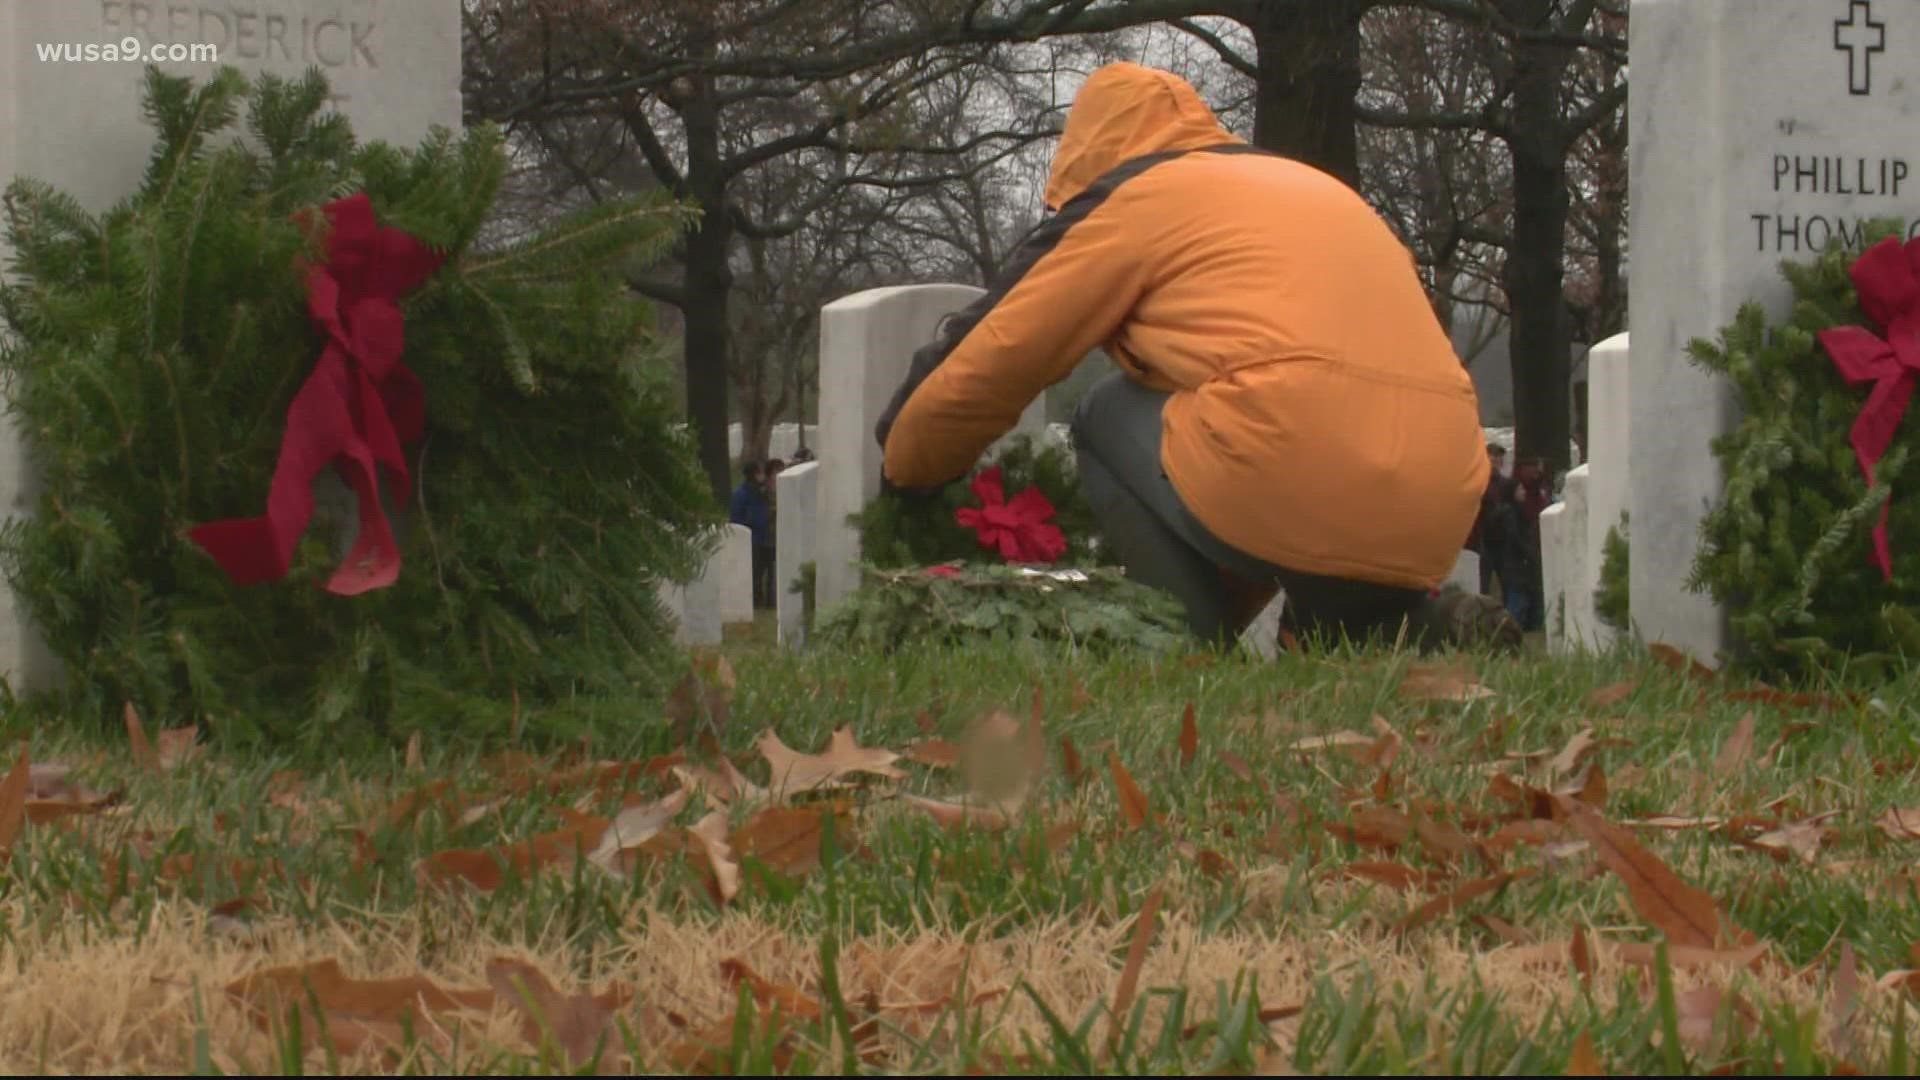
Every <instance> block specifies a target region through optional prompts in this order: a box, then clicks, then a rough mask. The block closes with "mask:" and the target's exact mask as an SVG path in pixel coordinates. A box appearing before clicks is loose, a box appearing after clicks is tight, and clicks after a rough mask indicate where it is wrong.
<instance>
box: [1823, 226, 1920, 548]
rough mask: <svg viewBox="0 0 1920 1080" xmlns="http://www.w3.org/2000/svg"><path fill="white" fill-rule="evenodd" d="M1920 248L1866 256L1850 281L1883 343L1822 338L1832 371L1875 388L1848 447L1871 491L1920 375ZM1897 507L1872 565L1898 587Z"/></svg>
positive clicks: (1858, 330) (1852, 331)
mask: <svg viewBox="0 0 1920 1080" xmlns="http://www.w3.org/2000/svg"><path fill="white" fill-rule="evenodd" d="M1916 262H1920V241H1914V242H1912V243H1909V244H1907V245H1906V246H1905V247H1904V248H1903V247H1902V246H1901V244H1900V242H1899V241H1898V240H1894V239H1887V240H1882V241H1881V242H1880V243H1878V244H1875V245H1874V246H1873V247H1872V248H1870V249H1868V250H1867V252H1866V254H1864V255H1862V256H1860V258H1859V259H1858V260H1857V261H1855V262H1854V264H1853V266H1852V267H1851V268H1850V269H1849V271H1848V274H1849V275H1850V276H1851V277H1852V278H1853V284H1854V288H1855V290H1856V291H1857V292H1858V293H1859V296H1860V309H1861V310H1862V311H1864V312H1865V313H1866V315H1867V317H1868V318H1869V319H1871V320H1872V321H1873V322H1874V324H1875V325H1877V326H1879V327H1880V328H1881V330H1882V333H1883V335H1884V336H1882V337H1876V336H1874V335H1873V334H1872V333H1871V332H1869V331H1868V330H1866V329H1864V328H1862V327H1858V326H1837V327H1834V328H1832V329H1830V330H1822V331H1820V334H1819V338H1820V344H1821V345H1822V346H1823V347H1825V349H1826V350H1827V355H1828V356H1830V357H1832V358H1833V366H1834V367H1835V368H1837V369H1839V371H1840V375H1841V376H1842V377H1843V378H1845V379H1846V380H1847V382H1848V383H1850V384H1853V385H1855V386H1858V385H1860V384H1861V383H1868V382H1870V383H1872V384H1873V390H1872V391H1871V392H1870V393H1868V395H1867V401H1866V404H1864V405H1862V406H1860V415H1859V416H1857V417H1855V418H1854V421H1853V431H1852V433H1851V437H1850V441H1851V442H1852V443H1853V453H1854V457H1855V458H1856V459H1858V460H1859V462H1860V472H1861V473H1862V474H1863V475H1864V476H1865V477H1866V478H1867V484H1868V485H1869V486H1871V485H1872V484H1873V467H1874V465H1875V464H1876V463H1878V462H1879V460H1880V459H1881V458H1882V457H1883V456H1885V455H1886V452H1887V447H1889V446H1891V445H1893V436H1894V433H1895V432H1896V431H1898V430H1899V428H1900V421H1901V419H1902V418H1903V417H1905V416H1906V414H1907V401H1908V399H1909V398H1911V397H1912V396H1913V387H1914V378H1915V375H1916V374H1920V273H1917V272H1916V265H1915V264H1916ZM1891 509H1892V503H1891V502H1889V503H1887V504H1886V505H1883V506H1881V507H1880V520H1879V522H1878V523H1877V524H1875V525H1874V527H1873V560H1874V563H1875V565H1877V566H1879V567H1880V573H1881V574H1882V575H1883V576H1884V577H1885V578H1886V579H1887V580H1889V581H1890V580H1892V579H1893V555H1892V553H1891V548H1890V547H1889V545H1888V542H1887V515H1888V512H1889V511H1890V510H1891Z"/></svg>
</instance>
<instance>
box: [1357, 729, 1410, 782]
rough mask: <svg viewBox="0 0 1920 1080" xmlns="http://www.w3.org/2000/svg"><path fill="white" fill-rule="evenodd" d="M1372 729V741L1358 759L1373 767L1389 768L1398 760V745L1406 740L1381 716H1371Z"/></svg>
mask: <svg viewBox="0 0 1920 1080" xmlns="http://www.w3.org/2000/svg"><path fill="white" fill-rule="evenodd" d="M1373 730H1374V736H1375V737H1374V740H1373V743H1372V745H1370V746H1368V747H1367V752H1366V755H1365V756H1364V757H1362V758H1361V759H1360V760H1361V762H1362V763H1363V764H1366V765H1368V766H1370V767H1373V768H1378V769H1391V768H1393V763H1394V762H1395V761H1397V760H1399V757H1400V747H1401V746H1402V745H1404V744H1405V741H1406V740H1404V739H1402V738H1401V737H1400V733H1399V732H1398V731H1395V730H1394V729H1393V725H1392V724H1389V723H1387V721H1386V718H1385V717H1382V716H1375V717H1374V718H1373Z"/></svg>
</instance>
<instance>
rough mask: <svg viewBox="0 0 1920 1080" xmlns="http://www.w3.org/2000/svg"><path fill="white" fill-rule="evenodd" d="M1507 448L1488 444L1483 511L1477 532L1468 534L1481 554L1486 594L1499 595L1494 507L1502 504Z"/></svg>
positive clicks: (1475, 524) (1477, 520)
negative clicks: (1495, 574)
mask: <svg viewBox="0 0 1920 1080" xmlns="http://www.w3.org/2000/svg"><path fill="white" fill-rule="evenodd" d="M1506 460H1507V448H1506V447H1504V446H1501V445H1500V444H1499V443H1488V444H1487V486H1486V489H1485V490H1484V491H1482V492H1481V494H1480V513H1479V516H1478V517H1476V518H1474V520H1473V535H1472V536H1471V537H1469V538H1468V542H1467V546H1468V547H1469V548H1471V549H1472V550H1473V552H1474V554H1476V555H1478V556H1480V592H1481V594H1482V595H1484V596H1494V595H1496V594H1495V593H1494V591H1493V565H1494V558H1495V555H1494V548H1495V547H1496V545H1497V543H1498V541H1497V539H1496V538H1495V536H1494V520H1493V519H1494V510H1495V509H1496V508H1497V507H1498V505H1499V502H1500V497H1501V495H1502V493H1503V484H1504V481H1505V479H1506V478H1505V477H1504V476H1503V475H1502V473H1503V471H1504V468H1505V466H1506Z"/></svg>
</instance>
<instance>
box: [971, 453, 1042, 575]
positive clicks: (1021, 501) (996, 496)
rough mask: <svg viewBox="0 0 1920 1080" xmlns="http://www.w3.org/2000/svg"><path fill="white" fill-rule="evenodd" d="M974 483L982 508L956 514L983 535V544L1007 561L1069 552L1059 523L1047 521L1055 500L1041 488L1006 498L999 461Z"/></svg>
mask: <svg viewBox="0 0 1920 1080" xmlns="http://www.w3.org/2000/svg"><path fill="white" fill-rule="evenodd" d="M972 487H973V494H974V496H975V497H976V498H978V499H979V500H980V507H979V509H975V508H973V507H971V506H965V507H961V508H960V509H959V510H957V511H955V512H954V515H953V518H954V520H955V521H958V522H959V523H960V524H961V525H962V526H963V527H965V528H969V529H972V530H974V531H975V532H977V533H978V534H979V535H980V546H981V547H984V548H997V549H999V552H1000V557H1001V558H1003V559H1006V560H1007V561H1008V562H1042V563H1050V562H1052V561H1054V560H1055V559H1058V558H1059V557H1060V556H1062V555H1065V554H1066V553H1067V538H1066V537H1065V536H1064V535H1062V534H1061V532H1060V529H1059V528H1058V527H1057V526H1054V525H1049V524H1047V523H1046V522H1047V519H1048V518H1050V517H1052V516H1053V504H1052V503H1050V502H1048V501H1047V497H1046V496H1045V495H1043V494H1041V492H1040V489H1039V488H1037V487H1030V488H1028V489H1027V490H1025V491H1023V492H1021V493H1020V494H1018V495H1016V496H1014V497H1013V501H1012V502H1007V501H1006V500H1005V496H1004V495H1003V494H1002V491H1001V487H1000V466H998V465H995V466H993V467H992V468H990V469H985V470H982V471H981V472H980V474H979V475H978V476H975V477H974V478H973V484H972Z"/></svg>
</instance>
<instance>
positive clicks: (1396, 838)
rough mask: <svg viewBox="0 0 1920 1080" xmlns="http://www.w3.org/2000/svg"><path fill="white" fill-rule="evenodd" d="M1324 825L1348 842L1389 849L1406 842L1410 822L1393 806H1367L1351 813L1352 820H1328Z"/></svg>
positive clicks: (1411, 824) (1410, 830)
mask: <svg viewBox="0 0 1920 1080" xmlns="http://www.w3.org/2000/svg"><path fill="white" fill-rule="evenodd" d="M1326 829H1327V831H1328V832H1330V833H1332V834H1333V835H1334V836H1337V837H1339V838H1340V839H1342V840H1345V841H1346V842H1348V843H1350V844H1355V845H1357V846H1360V847H1377V848H1385V849H1387V850H1392V849H1394V848H1397V847H1399V846H1400V845H1401V844H1404V843H1406V840H1407V837H1408V835H1410V834H1411V833H1412V832H1413V823H1412V822H1411V821H1409V820H1408V819H1407V816H1406V815H1405V814H1402V813H1401V812H1400V811H1398V810H1395V809H1393V808H1392V807H1387V806H1369V807H1366V808H1365V809H1362V810H1361V811H1360V812H1359V813H1356V814H1354V815H1353V820H1351V821H1330V822H1328V823H1327V825H1326Z"/></svg>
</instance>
